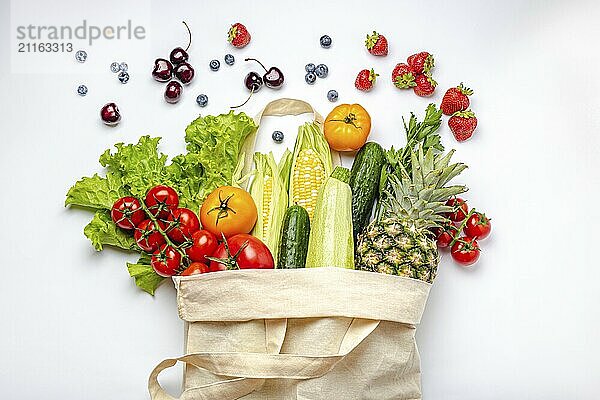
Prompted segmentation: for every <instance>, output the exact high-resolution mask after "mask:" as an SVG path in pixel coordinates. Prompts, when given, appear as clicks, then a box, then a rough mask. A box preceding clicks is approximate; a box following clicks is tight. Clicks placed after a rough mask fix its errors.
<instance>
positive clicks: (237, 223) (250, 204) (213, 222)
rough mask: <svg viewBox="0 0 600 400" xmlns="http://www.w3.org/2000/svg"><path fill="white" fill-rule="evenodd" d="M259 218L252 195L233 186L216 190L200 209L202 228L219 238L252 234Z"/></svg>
mask: <svg viewBox="0 0 600 400" xmlns="http://www.w3.org/2000/svg"><path fill="white" fill-rule="evenodd" d="M257 217H258V213H257V211H256V204H255V203H254V200H253V199H252V196H250V193H248V192H246V191H245V190H243V189H240V188H236V187H233V186H221V187H219V188H216V189H215V190H213V192H212V193H211V194H209V195H208V197H207V198H206V200H204V203H202V207H201V208H200V221H201V222H202V227H203V228H204V229H206V230H208V231H210V232H211V233H212V234H214V235H215V236H217V237H219V238H220V237H221V233H223V234H224V235H225V237H230V236H233V235H237V234H238V233H248V232H250V231H251V230H252V228H253V227H254V224H255V223H256V219H257Z"/></svg>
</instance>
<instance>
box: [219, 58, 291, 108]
mask: <svg viewBox="0 0 600 400" xmlns="http://www.w3.org/2000/svg"><path fill="white" fill-rule="evenodd" d="M244 61H256V62H257V63H259V64H260V66H261V67H262V68H263V69H264V70H265V74H264V75H263V76H262V77H261V76H260V74H259V73H258V72H254V71H252V72H249V73H248V75H246V77H245V78H244V86H246V89H248V90H249V91H250V96H248V98H247V99H246V101H244V102H243V103H242V104H240V105H239V106H235V107H231V108H238V107H242V106H243V105H245V104H246V103H247V102H248V101H249V100H250V98H251V97H252V95H253V94H254V93H255V92H258V91H259V90H260V89H261V88H262V87H263V85H264V86H266V87H268V88H269V89H280V88H281V86H283V82H284V77H283V72H281V70H280V69H279V68H277V67H271V68H269V69H266V68H265V66H264V65H263V64H262V63H261V62H260V61H258V60H257V59H255V58H246V59H245V60H244Z"/></svg>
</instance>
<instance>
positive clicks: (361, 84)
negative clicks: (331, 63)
mask: <svg viewBox="0 0 600 400" xmlns="http://www.w3.org/2000/svg"><path fill="white" fill-rule="evenodd" d="M378 76H379V75H378V74H376V73H375V71H374V70H373V69H371V70H370V71H369V70H368V69H363V70H362V71H360V72H359V73H358V76H357V77H356V81H355V82H354V86H356V88H357V89H358V90H362V91H364V92H368V91H369V90H371V89H373V85H375V81H376V80H377V77H378Z"/></svg>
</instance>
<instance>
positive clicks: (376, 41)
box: [365, 31, 388, 56]
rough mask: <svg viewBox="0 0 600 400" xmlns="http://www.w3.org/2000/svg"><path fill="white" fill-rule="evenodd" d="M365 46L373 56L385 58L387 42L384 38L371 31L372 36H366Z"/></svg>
mask: <svg viewBox="0 0 600 400" xmlns="http://www.w3.org/2000/svg"><path fill="white" fill-rule="evenodd" d="M365 45H366V46H367V50H369V53H371V54H373V55H374V56H387V54H388V41H387V39H386V38H385V36H383V35H380V34H379V33H377V32H375V31H373V34H372V35H367V40H365Z"/></svg>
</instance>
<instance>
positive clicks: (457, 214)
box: [446, 197, 469, 222]
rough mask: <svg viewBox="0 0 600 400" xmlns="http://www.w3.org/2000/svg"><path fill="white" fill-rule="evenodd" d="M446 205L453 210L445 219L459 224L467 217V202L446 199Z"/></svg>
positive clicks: (458, 198) (457, 198) (457, 199)
mask: <svg viewBox="0 0 600 400" xmlns="http://www.w3.org/2000/svg"><path fill="white" fill-rule="evenodd" d="M446 205H447V206H450V207H452V208H453V209H454V212H451V213H448V215H446V217H448V218H449V219H450V220H451V221H453V222H461V221H463V220H464V219H465V218H466V217H467V214H469V206H468V205H467V202H466V201H464V200H463V199H461V198H460V197H453V198H451V199H448V201H447V202H446Z"/></svg>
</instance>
